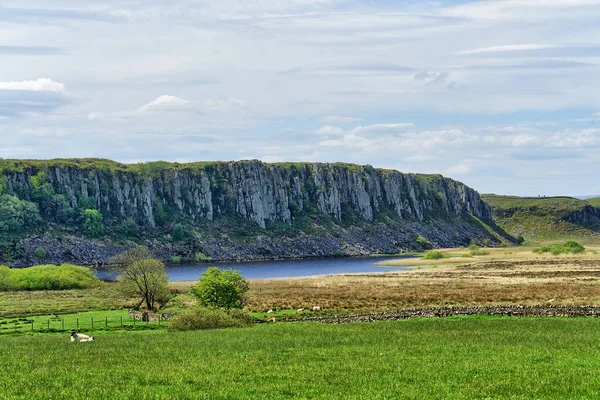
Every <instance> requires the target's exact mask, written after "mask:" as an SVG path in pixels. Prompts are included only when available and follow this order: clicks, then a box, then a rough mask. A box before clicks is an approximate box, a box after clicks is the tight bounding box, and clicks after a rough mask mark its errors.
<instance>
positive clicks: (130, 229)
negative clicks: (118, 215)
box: [117, 218, 139, 238]
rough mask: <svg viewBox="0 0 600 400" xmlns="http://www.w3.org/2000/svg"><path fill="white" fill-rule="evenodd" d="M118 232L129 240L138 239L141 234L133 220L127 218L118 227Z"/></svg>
mask: <svg viewBox="0 0 600 400" xmlns="http://www.w3.org/2000/svg"><path fill="white" fill-rule="evenodd" d="M117 230H118V231H119V233H120V234H122V235H123V236H125V237H128V238H131V237H136V236H138V233H139V231H138V226H137V224H136V223H135V220H134V219H133V218H127V219H126V220H125V221H123V222H121V223H120V224H119V226H118V227H117Z"/></svg>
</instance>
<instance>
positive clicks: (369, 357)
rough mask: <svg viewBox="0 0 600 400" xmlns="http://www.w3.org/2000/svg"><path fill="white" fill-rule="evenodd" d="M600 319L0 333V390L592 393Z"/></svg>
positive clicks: (38, 394)
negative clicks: (73, 336)
mask: <svg viewBox="0 0 600 400" xmlns="http://www.w3.org/2000/svg"><path fill="white" fill-rule="evenodd" d="M599 332H600V320H598V319H584V318H577V319H564V318H554V319H551V318H530V319H522V318H489V317H488V318H450V319H443V320H406V321H389V322H378V323H366V324H352V325H325V324H317V323H279V324H262V325H257V326H255V327H253V328H245V329H233V330H214V331H202V332H185V333H169V332H165V331H153V332H136V333H115V334H110V335H108V334H107V335H102V336H100V337H98V340H97V341H96V342H92V343H71V342H69V337H68V335H65V334H62V335H45V336H29V337H27V336H23V337H12V338H2V339H0V354H2V356H1V357H0V371H2V374H0V398H1V399H49V398H53V399H73V398H86V399H108V398H119V399H175V398H176V399H250V398H253V399H279V398H319V399H397V398H406V399H472V398H489V399H506V398H514V399H545V398H548V399H550V398H560V399H566V398H569V399H594V398H598V397H600V375H599V373H598V371H599V370H600V346H599V343H600V338H599V335H600V334H599Z"/></svg>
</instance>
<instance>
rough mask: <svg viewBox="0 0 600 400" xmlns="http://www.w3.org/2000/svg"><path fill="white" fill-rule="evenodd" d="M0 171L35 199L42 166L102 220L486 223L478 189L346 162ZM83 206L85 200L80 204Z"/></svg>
mask: <svg viewBox="0 0 600 400" xmlns="http://www.w3.org/2000/svg"><path fill="white" fill-rule="evenodd" d="M15 169H17V170H12V171H11V170H6V169H5V170H4V174H5V175H6V176H7V178H8V180H7V191H8V193H10V194H14V195H16V196H18V197H20V198H22V199H24V200H33V198H34V196H33V195H32V184H31V178H32V177H33V176H35V175H36V174H38V173H39V172H40V171H42V172H43V173H44V180H45V181H47V183H48V184H49V185H50V186H51V188H52V190H53V192H54V193H56V194H61V195H63V196H64V197H65V198H66V199H67V200H68V203H69V206H70V207H71V208H72V209H74V210H76V209H77V208H78V207H80V204H81V201H80V200H81V199H82V198H85V199H91V202H92V204H93V205H95V207H96V208H98V209H99V210H100V211H101V212H102V214H103V215H104V216H105V218H106V217H108V218H112V219H116V220H122V219H124V218H133V219H134V220H135V221H136V222H137V223H138V224H140V225H141V226H144V227H148V228H150V229H152V228H155V227H156V225H157V221H156V212H157V211H156V210H157V207H159V205H158V203H162V205H163V206H166V207H170V208H173V209H175V210H177V211H179V212H181V213H183V214H185V215H187V216H189V217H190V218H192V219H207V220H210V221H212V220H214V219H215V218H217V217H218V216H220V215H225V214H229V213H236V214H238V215H240V216H241V217H243V218H245V219H247V220H250V221H253V222H255V223H256V224H258V225H259V226H260V227H262V228H264V227H265V226H266V223H267V221H277V222H283V223H286V224H292V222H293V217H294V215H293V214H294V212H295V211H296V212H298V211H309V210H311V209H316V211H319V212H322V213H325V214H328V215H331V216H332V217H333V218H334V219H335V220H337V221H341V220H342V218H343V216H344V215H343V214H344V212H345V210H352V211H353V212H355V213H357V214H358V215H360V216H361V217H362V218H363V219H364V220H366V221H373V220H374V219H375V217H376V216H377V214H378V213H380V212H382V211H383V210H385V209H391V210H393V211H394V213H395V214H396V215H397V216H398V217H399V218H401V219H406V220H419V221H424V220H428V219H432V218H436V217H439V216H440V214H449V215H454V216H462V215H465V214H467V213H470V214H472V215H474V216H476V217H479V218H481V219H486V220H491V218H492V214H491V209H490V208H489V207H488V205H487V204H486V203H485V202H483V201H482V200H481V199H480V198H479V194H478V193H477V192H475V191H474V190H473V189H471V188H469V187H467V186H466V185H464V184H463V183H461V182H457V181H454V180H452V179H449V178H444V177H442V176H441V175H417V174H404V173H400V172H397V171H390V170H380V169H374V168H372V167H369V166H364V167H363V166H357V165H345V164H288V165H283V164H265V163H262V162H259V161H239V162H229V163H210V164H204V165H200V166H199V165H196V164H187V165H186V164H176V165H170V166H168V167H166V168H164V169H162V170H159V171H157V172H155V173H153V174H144V173H140V172H139V171H138V170H136V169H135V168H133V167H130V166H126V165H121V164H116V163H115V167H114V168H97V167H93V165H92V166H90V165H89V164H86V166H81V167H80V166H77V164H72V165H63V164H60V163H53V162H52V161H49V162H46V163H44V164H39V165H37V166H31V165H27V164H26V165H24V166H23V167H22V168H15ZM86 204H87V203H86Z"/></svg>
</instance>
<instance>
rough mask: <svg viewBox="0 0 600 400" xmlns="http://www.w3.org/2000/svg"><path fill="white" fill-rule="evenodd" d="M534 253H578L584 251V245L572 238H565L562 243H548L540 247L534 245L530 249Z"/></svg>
mask: <svg viewBox="0 0 600 400" xmlns="http://www.w3.org/2000/svg"><path fill="white" fill-rule="evenodd" d="M532 251H533V252H534V253H538V254H542V253H551V254H553V255H555V256H556V255H559V254H578V253H583V252H584V251H585V247H583V246H582V245H581V244H579V243H578V242H576V241H574V240H567V241H566V242H564V243H563V244H548V245H545V246H541V247H536V248H534V249H533V250H532Z"/></svg>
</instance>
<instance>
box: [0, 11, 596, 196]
mask: <svg viewBox="0 0 600 400" xmlns="http://www.w3.org/2000/svg"><path fill="white" fill-rule="evenodd" d="M599 19H600V0H487V1H476V2H470V1H420V0H409V1H391V0H362V1H360V0H286V1H283V0H253V1H242V0H221V1H213V0H208V1H204V2H200V1H191V0H173V1H170V2H165V1H159V0H144V1H141V0H122V1H114V0H108V1H102V2H99V1H86V2H81V1H75V0H53V1H49V0H35V1H24V0H20V1H4V2H3V3H2V6H0V157H3V158H55V157H103V158H111V159H115V160H118V161H122V162H137V161H148V160H158V159H162V160H172V161H181V162H185V161H198V160H239V159H251V158H257V159H261V160H264V161H268V162H277V161H321V162H334V161H345V162H353V163H359V164H371V165H373V166H376V167H383V168H394V169H398V170H400V171H404V172H423V173H441V174H443V175H446V176H450V177H452V178H455V179H458V180H461V181H463V182H465V183H467V184H468V185H470V186H472V187H474V188H475V189H477V190H478V191H480V192H485V193H489V192H495V193H502V194H518V195H534V196H535V195H538V194H540V195H586V194H600V183H599V181H598V179H597V177H596V176H597V172H598V170H599V167H600V155H599V154H600V151H599V150H600V95H599V93H600V24H598V23H597V22H598V20H599Z"/></svg>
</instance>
